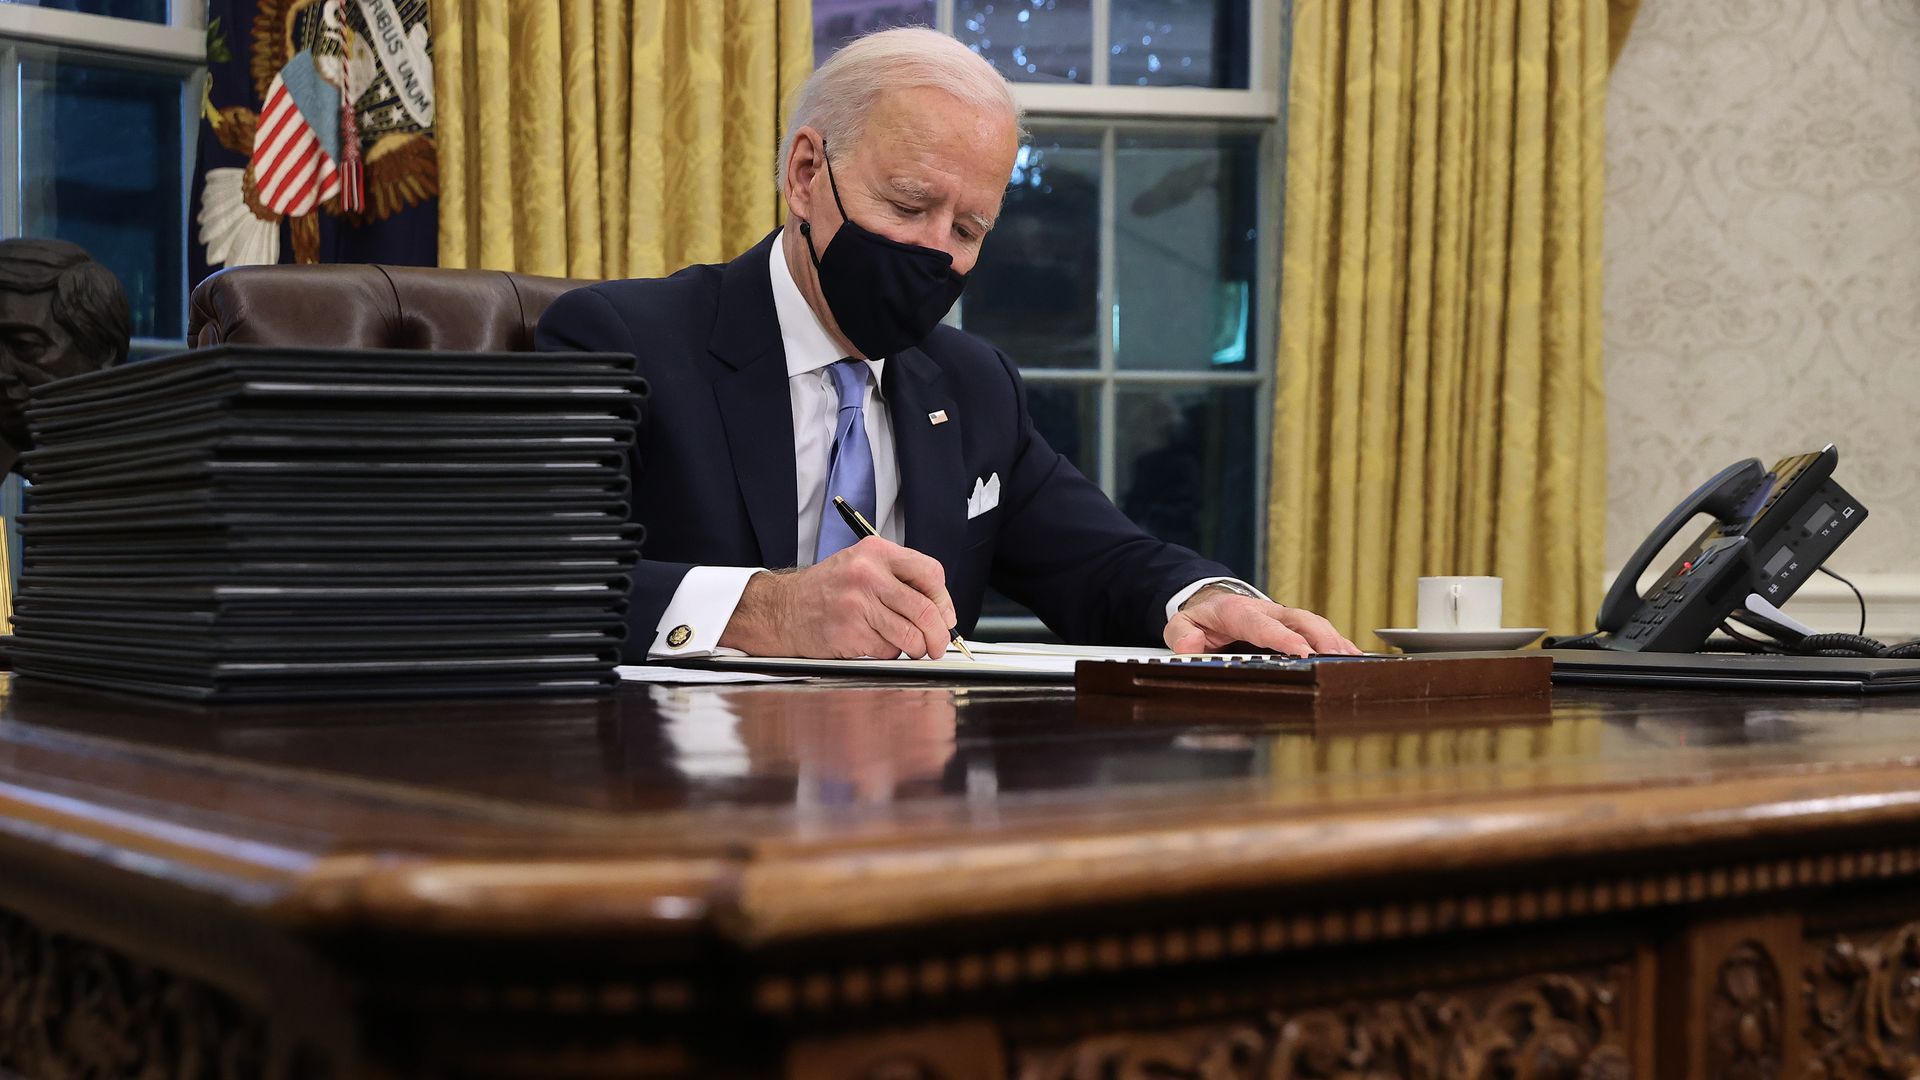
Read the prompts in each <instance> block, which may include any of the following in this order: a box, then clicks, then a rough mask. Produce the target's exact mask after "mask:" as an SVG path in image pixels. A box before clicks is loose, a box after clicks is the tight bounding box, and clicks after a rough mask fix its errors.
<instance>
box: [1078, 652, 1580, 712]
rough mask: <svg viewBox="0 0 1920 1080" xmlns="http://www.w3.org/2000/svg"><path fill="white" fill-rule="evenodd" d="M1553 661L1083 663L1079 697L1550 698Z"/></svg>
mask: <svg viewBox="0 0 1920 1080" xmlns="http://www.w3.org/2000/svg"><path fill="white" fill-rule="evenodd" d="M1552 672H1553V660H1552V658H1551V657H1548V656H1546V655H1545V654H1543V653H1539V652H1531V653H1517V652H1516V653H1459V654H1446V655H1433V654H1429V655H1422V656H1365V657H1308V658H1305V659H1294V658H1290V657H1284V656H1275V657H1260V658H1253V659H1218V658H1211V659H1193V660H1186V659H1181V658H1178V657H1175V658H1171V659H1166V660H1145V661H1137V660H1136V661H1124V662H1099V663H1082V664H1081V665H1080V666H1079V667H1078V668H1077V669H1076V671H1075V674H1074V688H1075V690H1077V691H1078V692H1079V693H1082V694H1110V695H1116V696H1121V697H1155V698H1183V699H1186V700H1188V701H1191V702H1193V703H1195V704H1206V703H1217V702H1221V701H1222V699H1232V700H1234V701H1237V702H1239V703H1241V704H1247V703H1250V701H1251V700H1252V699H1257V700H1260V701H1262V702H1267V703H1271V704H1274V705H1281V706H1326V705H1348V704H1353V705H1362V704H1366V703H1369V702H1407V701H1432V700H1438V699H1463V698H1480V699H1512V698H1545V697H1546V696H1547V695H1548V694H1549V693H1550V692H1551V687H1552V680H1551V675H1552Z"/></svg>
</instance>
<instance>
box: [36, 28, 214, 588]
mask: <svg viewBox="0 0 1920 1080" xmlns="http://www.w3.org/2000/svg"><path fill="white" fill-rule="evenodd" d="M62 58H71V59H74V60H81V61H85V62H87V63H90V64H97V65H100V66H104V67H116V68H124V69H126V70H129V71H148V72H156V73H161V74H174V75H178V76H180V77H181V78H182V79H183V80H184V86H183V88H182V91H181V94H180V110H181V114H182V115H181V117H180V120H181V123H180V138H181V147H180V169H181V176H180V182H181V186H180V190H181V191H183V192H184V191H190V190H191V184H192V181H193V165H194V155H195V151H196V149H197V147H198V145H199V135H200V98H201V95H202V94H204V93H205V80H206V77H207V31H206V4H205V2H204V0H168V3H167V22H166V24H165V25H162V24H160V23H152V22H145V21H142V20H139V19H121V18H114V17H112V16H107V15H86V14H81V13H78V12H72V11H57V10H52V9H48V8H38V7H25V6H22V5H20V4H10V3H4V2H0V195H4V197H0V237H11V236H19V235H21V233H22V231H23V230H24V228H25V224H26V218H25V213H26V211H25V205H26V170H25V167H24V164H23V163H22V162H21V160H20V153H21V144H20V139H21V131H20V107H21V99H20V93H21V71H22V69H21V62H22V61H23V60H59V59H62ZM178 212H179V214H180V226H181V233H180V235H181V236H182V237H184V238H186V243H183V244H181V245H180V266H179V274H180V280H181V281H182V283H183V284H184V283H185V282H186V277H187V244H191V243H192V242H193V233H192V232H191V231H189V229H188V228H187V225H188V223H187V200H185V199H183V200H181V204H180V206H179V208H178ZM182 292H183V293H184V292H185V289H184V288H183V289H182ZM180 319H181V334H182V336H181V337H178V338H158V339H155V338H135V339H133V342H132V345H131V347H132V349H133V350H134V351H136V352H163V351H169V350H172V349H175V348H178V347H179V346H180V345H182V344H183V343H184V342H185V340H186V338H185V333H186V312H185V311H182V312H181V313H180ZM21 493H22V484H21V481H20V478H19V477H18V476H17V475H14V474H11V473H10V474H8V475H7V476H6V478H5V482H4V483H0V520H3V521H4V524H5V533H6V535H5V537H4V540H3V541H0V542H5V543H6V544H8V545H9V547H8V554H10V555H11V556H12V566H13V568H14V572H15V574H16V575H17V574H18V573H19V567H20V564H21V555H22V552H21V548H20V532H19V521H20V511H21V503H22V499H21ZM16 580H17V578H16Z"/></svg>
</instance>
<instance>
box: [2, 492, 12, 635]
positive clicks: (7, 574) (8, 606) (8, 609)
mask: <svg viewBox="0 0 1920 1080" xmlns="http://www.w3.org/2000/svg"><path fill="white" fill-rule="evenodd" d="M11 547H12V545H10V544H8V543H7V522H6V519H4V518H0V634H11V633H13V552H12V551H11V550H10V548H11Z"/></svg>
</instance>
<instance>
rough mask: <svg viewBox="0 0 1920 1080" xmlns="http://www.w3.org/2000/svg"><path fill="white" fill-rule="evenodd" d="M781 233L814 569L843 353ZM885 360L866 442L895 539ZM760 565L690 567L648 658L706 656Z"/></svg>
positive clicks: (804, 510)
mask: <svg viewBox="0 0 1920 1080" xmlns="http://www.w3.org/2000/svg"><path fill="white" fill-rule="evenodd" d="M782 239H784V236H783V237H781V238H776V239H775V240H774V242H773V247H772V251H771V253H770V254H769V257H768V261H769V264H770V266H769V269H770V270H771V271H772V277H773V310H774V314H775V315H777V316H779V320H780V345H781V347H782V348H783V349H784V350H785V351H786V355H787V403H788V405H789V406H790V407H791V409H792V415H793V462H794V467H793V479H794V508H795V509H796V510H797V511H798V514H797V518H798V524H797V526H796V528H797V532H796V535H795V537H794V539H795V541H796V544H795V546H794V551H795V552H796V553H797V554H798V556H799V562H798V565H800V566H812V565H813V553H814V551H815V549H816V548H818V547H819V544H820V518H821V514H822V513H823V512H824V511H825V509H826V503H827V466H828V463H829V461H830V460H831V458H832V454H833V428H834V421H835V420H836V419H837V418H838V416H839V413H840V393H839V391H838V390H835V389H834V386H833V376H832V375H831V374H829V373H828V372H827V368H829V367H831V366H832V365H834V364H836V363H838V362H839V361H841V360H843V359H845V358H846V356H845V354H844V353H842V352H841V351H840V350H839V348H838V347H836V346H835V345H834V343H833V339H832V338H831V337H829V336H827V328H826V327H825V326H822V325H821V323H820V317H819V316H818V315H815V314H814V313H813V308H811V307H809V306H808V305H807V298H806V297H805V296H803V295H801V293H800V286H799V285H798V284H797V283H795V281H794V280H793V271H792V270H791V269H789V268H788V267H787V258H786V248H785V246H784V245H783V244H782V242H781V240H782ZM886 363H887V362H886V360H885V359H884V358H883V359H880V360H869V361H867V365H866V366H867V371H868V372H869V375H868V378H867V394H866V400H865V403H864V411H865V415H866V420H867V443H868V445H870V446H871V447H872V448H873V494H874V507H873V509H874V514H875V521H874V527H875V528H877V529H879V530H880V535H881V536H882V537H884V538H886V539H888V540H891V541H893V542H894V543H896V544H897V543H900V542H901V541H902V540H903V539H904V538H905V537H906V535H907V526H906V520H905V514H903V513H902V512H901V510H900V508H899V507H898V506H897V505H896V503H897V502H898V501H899V495H900V464H899V461H898V460H897V459H896V458H895V457H894V453H893V417H892V416H891V415H890V414H888V412H887V404H886V398H885V397H883V396H882V395H881V393H880V377H881V375H882V374H884V373H885V371H886ZM765 570H766V568H765V567H760V566H696V567H694V568H693V569H691V570H689V571H687V576H686V577H684V578H681V579H680V588H679V589H677V590H675V591H674V594H673V599H672V600H671V601H669V602H668V603H667V609H666V610H665V611H663V612H661V613H660V622H659V624H658V625H657V626H656V627H655V628H654V635H653V644H652V646H651V647H649V648H648V650H647V656H648V657H649V658H650V659H656V660H657V659H660V658H662V657H672V656H706V655H711V654H712V653H713V651H714V650H715V649H716V648H718V646H719V644H720V634H721V631H723V630H725V629H726V625H727V620H729V619H731V618H733V609H734V608H737V607H739V606H740V594H741V593H743V592H745V591H746V588H747V579H749V578H751V577H753V575H755V574H758V573H763V572H764V571H765ZM679 626H684V627H687V628H688V629H689V630H691V631H692V633H691V635H690V636H689V637H688V638H687V639H686V641H685V642H684V643H683V644H681V645H680V646H679V647H678V648H675V647H673V646H670V645H668V644H667V634H668V632H669V631H671V630H673V629H674V628H675V627H679Z"/></svg>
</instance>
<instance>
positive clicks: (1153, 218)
mask: <svg viewBox="0 0 1920 1080" xmlns="http://www.w3.org/2000/svg"><path fill="white" fill-rule="evenodd" d="M1114 153H1115V157H1114V189H1115V219H1114V256H1113V264H1114V284H1115V293H1116V302H1115V304H1114V314H1113V327H1112V330H1113V334H1114V339H1115V340H1114V360H1115V364H1116V365H1117V366H1118V367H1120V368H1122V369H1128V368H1131V369H1136V370H1137V369H1159V370H1180V371H1236V370H1239V371H1246V370H1252V369H1253V368H1255V367H1256V366H1257V365H1256V364H1255V363H1254V359H1255V358H1254V355H1253V350H1254V338H1255V330H1256V328H1257V327H1258V326H1259V325H1260V320H1261V319H1262V318H1264V317H1265V315H1264V313H1263V312H1262V311H1260V310H1259V304H1260V300H1261V299H1262V298H1261V296H1260V293H1259V290H1257V289H1255V288H1254V281H1255V278H1256V276H1257V274H1258V272H1259V253H1260V243H1259V235H1258V232H1257V224H1258V220H1259V219H1258V214H1259V198H1260V192H1259V174H1260V136H1259V135H1258V134H1255V133H1252V132H1246V133H1239V132H1208V131H1200V132H1179V133H1173V132H1165V133H1160V132H1128V131H1126V130H1125V129H1122V130H1121V132H1120V135H1119V140H1118V143H1117V145H1116V147H1115V152H1114Z"/></svg>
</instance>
